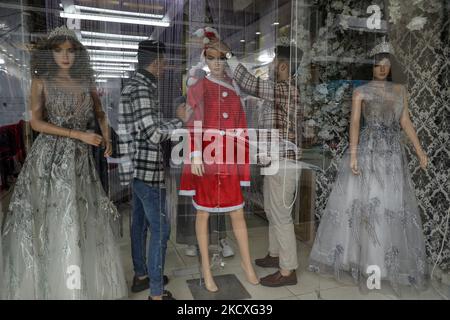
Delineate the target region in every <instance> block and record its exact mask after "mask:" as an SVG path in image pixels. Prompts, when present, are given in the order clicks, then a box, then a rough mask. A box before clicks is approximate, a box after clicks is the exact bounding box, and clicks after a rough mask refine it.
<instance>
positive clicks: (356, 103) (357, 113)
mask: <svg viewBox="0 0 450 320" xmlns="http://www.w3.org/2000/svg"><path fill="white" fill-rule="evenodd" d="M361 105H362V94H361V93H360V92H359V91H357V90H355V91H354V92H353V98H352V114H351V118H350V168H351V169H352V172H353V174H355V175H357V174H359V170H358V162H357V161H358V160H357V154H358V142H359V129H360V128H359V127H360V119H361Z"/></svg>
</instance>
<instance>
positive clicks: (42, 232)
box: [0, 82, 128, 299]
mask: <svg viewBox="0 0 450 320" xmlns="http://www.w3.org/2000/svg"><path fill="white" fill-rule="evenodd" d="M46 91H47V92H46V103H45V111H46V115H47V116H46V117H47V121H48V122H49V123H52V124H55V125H57V126H61V127H64V128H70V129H75V130H81V131H85V130H86V126H87V123H88V122H89V120H90V119H91V118H92V117H93V102H92V98H91V95H90V93H89V90H88V88H86V89H84V90H83V92H82V93H81V94H79V93H73V92H67V91H65V90H64V89H62V88H60V87H58V86H57V85H56V84H55V83H53V82H47V83H46ZM117 215H118V213H117V210H116V208H115V207H114V206H113V205H112V203H111V202H110V200H109V199H108V198H107V196H106V194H105V192H104V190H103V189H102V186H101V183H100V180H99V177H98V174H97V172H96V170H95V164H94V161H93V158H92V153H91V147H90V146H89V145H87V144H85V143H83V142H81V141H79V140H76V139H70V138H67V137H61V136H53V135H48V134H43V133H41V134H40V135H39V136H38V137H37V139H36V140H35V142H34V144H33V146H32V148H31V150H30V152H29V155H28V157H27V159H26V161H25V164H24V166H23V168H22V171H21V173H20V175H19V177H18V179H17V183H16V185H15V189H14V192H13V195H12V198H11V203H10V207H9V211H8V213H7V216H6V221H5V227H4V230H3V234H2V237H3V239H2V241H3V255H4V258H3V269H4V271H3V272H4V275H3V280H4V286H3V288H1V290H0V292H1V293H2V294H3V297H2V298H4V299H117V298H122V297H124V296H126V295H127V291H128V290H127V286H126V283H125V279H124V271H123V268H122V264H121V257H120V252H119V247H118V246H117V244H116V241H115V240H116V239H115V235H114V234H113V229H112V224H113V223H114V222H113V220H114V217H116V216H117Z"/></svg>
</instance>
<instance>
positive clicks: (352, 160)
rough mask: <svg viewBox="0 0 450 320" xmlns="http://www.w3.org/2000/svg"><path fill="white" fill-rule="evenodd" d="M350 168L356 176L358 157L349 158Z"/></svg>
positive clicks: (357, 173) (357, 172)
mask: <svg viewBox="0 0 450 320" xmlns="http://www.w3.org/2000/svg"><path fill="white" fill-rule="evenodd" d="M350 169H352V173H353V174H354V175H356V176H358V175H359V174H360V172H359V170H358V159H357V158H356V157H355V156H352V157H351V158H350Z"/></svg>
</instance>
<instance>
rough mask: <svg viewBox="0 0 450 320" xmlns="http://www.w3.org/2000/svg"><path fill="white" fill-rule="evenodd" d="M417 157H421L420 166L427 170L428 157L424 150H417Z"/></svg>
mask: <svg viewBox="0 0 450 320" xmlns="http://www.w3.org/2000/svg"><path fill="white" fill-rule="evenodd" d="M417 157H418V158H419V162H420V167H421V168H422V169H423V170H425V169H426V168H427V165H428V157H427V155H426V154H425V152H423V151H422V150H421V151H419V152H417Z"/></svg>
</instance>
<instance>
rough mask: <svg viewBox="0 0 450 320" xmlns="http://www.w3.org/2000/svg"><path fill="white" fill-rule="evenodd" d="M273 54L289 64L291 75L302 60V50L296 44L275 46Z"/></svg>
mask: <svg viewBox="0 0 450 320" xmlns="http://www.w3.org/2000/svg"><path fill="white" fill-rule="evenodd" d="M275 56H276V57H277V58H278V60H284V61H285V62H286V63H288V65H290V66H291V75H293V74H294V73H295V72H296V71H297V69H298V67H299V65H300V62H301V61H302V57H303V51H302V50H301V49H299V48H297V47H296V46H277V47H276V48H275ZM291 58H292V59H291Z"/></svg>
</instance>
